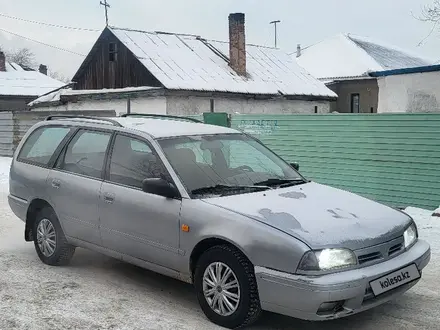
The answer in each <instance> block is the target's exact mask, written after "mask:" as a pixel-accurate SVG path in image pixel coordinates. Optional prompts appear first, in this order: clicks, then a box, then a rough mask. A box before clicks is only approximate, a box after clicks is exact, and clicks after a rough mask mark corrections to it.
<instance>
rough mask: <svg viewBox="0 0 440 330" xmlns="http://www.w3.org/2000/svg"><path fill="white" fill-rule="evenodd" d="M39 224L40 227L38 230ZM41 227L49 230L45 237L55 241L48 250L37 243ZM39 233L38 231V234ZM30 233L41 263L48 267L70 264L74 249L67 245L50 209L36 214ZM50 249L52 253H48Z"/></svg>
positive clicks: (45, 246)
mask: <svg viewBox="0 0 440 330" xmlns="http://www.w3.org/2000/svg"><path fill="white" fill-rule="evenodd" d="M40 224H41V226H40V228H39V225H40ZM43 227H45V228H49V229H48V230H47V231H46V232H47V233H48V234H47V235H46V236H47V237H48V238H49V239H50V241H52V242H53V241H55V244H53V243H51V244H50V247H49V249H48V247H47V246H48V245H47V244H43V246H42V245H40V244H39V243H38V240H39V237H41V235H40V234H39V233H38V230H39V229H42V228H43ZM52 229H53V230H52ZM43 231H44V229H43ZM41 232H42V231H41V230H40V233H41ZM32 233H33V238H34V245H35V250H36V251H37V254H38V257H39V258H40V260H41V261H42V262H44V263H45V264H47V265H50V266H63V265H67V264H68V263H69V262H70V259H72V257H73V254H74V253H75V247H74V246H72V245H70V244H68V243H67V239H66V236H64V232H63V229H62V228H61V225H60V222H59V220H58V218H57V216H56V215H55V212H54V211H53V210H52V208H49V207H46V208H44V209H42V210H41V211H40V212H38V214H37V217H36V219H35V222H34V224H33V228H32ZM51 249H53V253H50V252H51Z"/></svg>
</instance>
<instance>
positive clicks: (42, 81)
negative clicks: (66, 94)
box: [0, 62, 64, 97]
mask: <svg viewBox="0 0 440 330" xmlns="http://www.w3.org/2000/svg"><path fill="white" fill-rule="evenodd" d="M63 85H64V83H62V82H61V81H58V80H55V79H53V78H51V77H48V76H46V75H44V74H42V73H40V72H38V71H33V70H26V69H24V68H22V67H21V66H20V65H18V64H16V63H9V62H6V71H0V95H8V96H32V97H38V96H40V95H42V94H45V93H47V92H50V91H52V90H54V89H55V88H59V87H61V86H63Z"/></svg>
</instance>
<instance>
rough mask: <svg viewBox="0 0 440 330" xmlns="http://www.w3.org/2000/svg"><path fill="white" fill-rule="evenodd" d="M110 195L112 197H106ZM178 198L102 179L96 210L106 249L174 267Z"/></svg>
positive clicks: (177, 227) (177, 240) (178, 210)
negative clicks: (154, 193)
mask: <svg viewBox="0 0 440 330" xmlns="http://www.w3.org/2000/svg"><path fill="white" fill-rule="evenodd" d="M108 196H111V198H112V200H111V201H109V200H108V198H109V197H108ZM181 203H182V202H181V201H180V200H176V199H168V198H165V197H162V196H157V195H153V194H147V193H145V192H143V191H142V190H139V189H134V188H130V187H125V186H122V185H117V184H112V183H109V182H103V183H102V188H101V198H100V200H99V210H100V218H101V235H102V242H103V246H104V247H105V248H108V249H111V250H114V251H119V252H121V253H123V254H126V255H131V256H133V257H135V258H139V259H142V260H147V261H150V262H152V263H155V264H158V265H161V266H164V267H169V268H171V269H175V268H176V264H177V262H176V259H177V258H181V257H180V256H179V255H181V254H182V253H181V252H180V249H179V232H180V228H179V227H180V226H179V214H180V206H181Z"/></svg>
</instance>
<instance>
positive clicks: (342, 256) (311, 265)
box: [298, 249, 357, 271]
mask: <svg viewBox="0 0 440 330" xmlns="http://www.w3.org/2000/svg"><path fill="white" fill-rule="evenodd" d="M356 264H357V259H356V256H355V254H354V253H353V251H351V250H348V249H325V250H319V251H309V252H307V253H306V254H305V255H304V256H303V258H302V259H301V262H300V264H299V266H298V269H299V270H304V271H319V270H324V271H325V270H335V269H341V268H347V267H350V266H355V265H356Z"/></svg>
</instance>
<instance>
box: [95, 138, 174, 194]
mask: <svg viewBox="0 0 440 330" xmlns="http://www.w3.org/2000/svg"><path fill="white" fill-rule="evenodd" d="M118 135H121V136H124V137H127V138H130V139H133V140H137V141H139V142H143V143H145V144H146V145H147V146H148V147H149V148H150V149H151V152H152V153H153V155H154V156H155V157H156V159H157V160H158V162H159V165H160V166H161V167H162V169H163V171H165V173H166V174H167V176H168V178H169V179H170V180H171V182H170V183H171V184H173V185H174V186H175V187H176V189H177V191H178V192H179V196H178V197H176V199H181V198H182V194H181V192H180V190H179V188H178V187H179V186H178V185H177V184H176V181H175V180H174V178H173V175H172V174H171V173H170V171H169V170H168V168H167V167H166V165H165V163H164V161H163V159H162V157H161V156H160V155H159V153H158V152H157V150H156V148H155V147H154V146H153V145H152V144H151V142H150V141H149V140H147V139H145V138H143V137H141V136H139V135H135V134H131V133H127V132H122V131H118V132H115V133H114V134H113V137H112V139H111V141H110V144H109V150H108V154H107V157H106V163H105V170H104V179H103V181H104V182H106V183H109V184H113V185H117V186H120V187H125V188H129V189H133V190H137V191H141V192H143V193H145V192H144V191H143V190H142V188H138V187H133V186H130V185H126V184H123V183H120V182H114V181H111V180H110V165H111V160H112V157H113V152H114V149H115V148H114V147H115V142H116V137H117V136H118ZM145 194H146V193H145Z"/></svg>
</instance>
